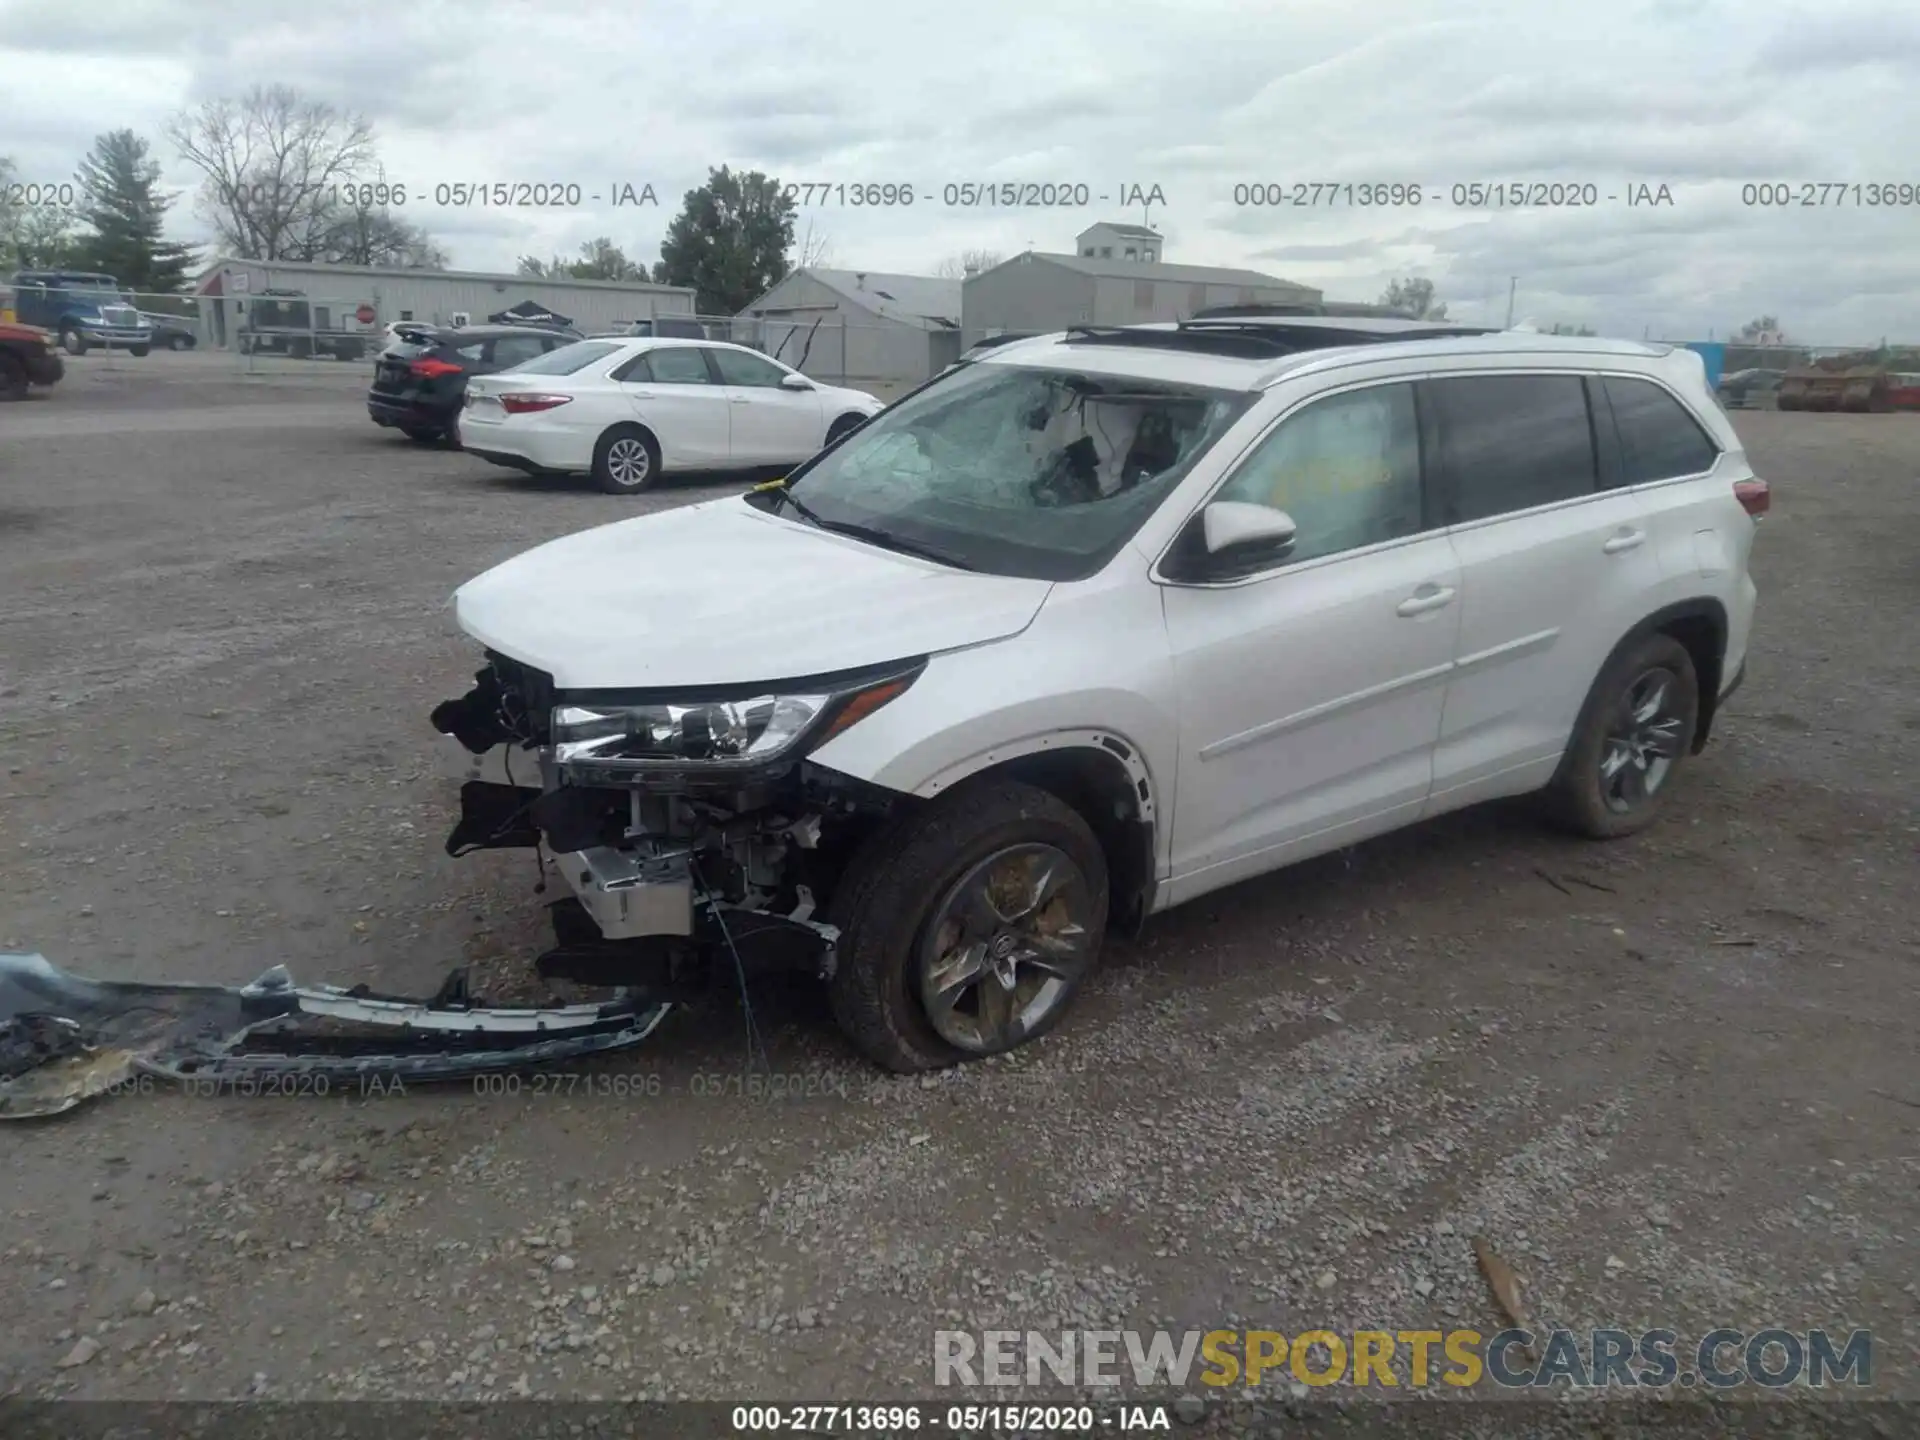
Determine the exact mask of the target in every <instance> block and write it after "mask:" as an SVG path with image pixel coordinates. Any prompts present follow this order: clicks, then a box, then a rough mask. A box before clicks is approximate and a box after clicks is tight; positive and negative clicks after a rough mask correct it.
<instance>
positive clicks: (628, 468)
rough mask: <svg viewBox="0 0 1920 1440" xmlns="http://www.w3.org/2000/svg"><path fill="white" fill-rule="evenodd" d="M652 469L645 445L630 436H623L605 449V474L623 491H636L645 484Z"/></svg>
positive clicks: (651, 462)
mask: <svg viewBox="0 0 1920 1440" xmlns="http://www.w3.org/2000/svg"><path fill="white" fill-rule="evenodd" d="M652 468H653V461H652V458H651V457H650V456H649V455H648V454H647V447H646V445H645V444H643V443H642V442H641V441H639V440H636V439H635V438H634V437H633V436H631V435H623V436H621V437H620V438H619V439H618V440H615V441H614V442H613V444H611V445H609V446H608V447H607V473H608V474H609V475H611V476H612V477H613V479H614V483H615V484H617V485H619V486H620V488H621V489H623V490H638V489H639V488H640V487H641V486H642V485H644V484H646V483H647V472H648V471H649V470H651V469H652Z"/></svg>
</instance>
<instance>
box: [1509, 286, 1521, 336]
mask: <svg viewBox="0 0 1920 1440" xmlns="http://www.w3.org/2000/svg"><path fill="white" fill-rule="evenodd" d="M1519 284H1520V277H1519V276H1518V275H1512V276H1509V277H1508V278H1507V324H1506V328H1507V329H1509V330H1511V329H1512V328H1513V292H1514V290H1515V289H1516V288H1517V287H1518V286H1519Z"/></svg>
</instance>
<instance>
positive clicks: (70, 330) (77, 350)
mask: <svg viewBox="0 0 1920 1440" xmlns="http://www.w3.org/2000/svg"><path fill="white" fill-rule="evenodd" d="M60 348H61V349H62V350H64V351H66V352H67V353H68V354H69V355H84V354H86V353H87V337H86V336H84V335H82V334H81V333H80V332H79V331H78V330H77V329H75V328H74V327H73V326H71V325H62V326H61V327H60Z"/></svg>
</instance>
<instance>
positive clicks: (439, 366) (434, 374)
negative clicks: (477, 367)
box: [407, 356, 467, 380]
mask: <svg viewBox="0 0 1920 1440" xmlns="http://www.w3.org/2000/svg"><path fill="white" fill-rule="evenodd" d="M407 369H408V370H409V371H411V372H412V373H413V374H415V375H418V376H419V377H420V378H421V379H422V380H433V379H437V378H438V377H440V376H442V375H464V374H466V373H467V372H466V367H465V366H463V365H455V364H452V363H451V362H449V361H446V360H435V359H434V358H433V357H432V356H428V357H427V358H426V359H425V360H416V361H414V362H413V363H412V364H411V365H409V366H408V367H407Z"/></svg>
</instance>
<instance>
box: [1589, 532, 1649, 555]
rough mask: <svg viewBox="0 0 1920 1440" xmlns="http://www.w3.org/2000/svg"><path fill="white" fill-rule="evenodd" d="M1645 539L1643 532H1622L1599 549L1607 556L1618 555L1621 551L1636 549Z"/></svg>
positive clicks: (1645, 535) (1645, 533) (1645, 534)
mask: <svg viewBox="0 0 1920 1440" xmlns="http://www.w3.org/2000/svg"><path fill="white" fill-rule="evenodd" d="M1646 538H1647V532H1646V531H1644V530H1622V531H1621V532H1620V533H1619V534H1618V535H1615V536H1614V537H1613V538H1612V539H1611V540H1609V541H1607V543H1606V544H1604V545H1602V546H1601V547H1600V548H1601V549H1602V550H1604V551H1606V552H1607V554H1609V555H1618V554H1620V553H1621V552H1622V551H1625V550H1632V549H1635V548H1637V547H1638V546H1639V544H1640V543H1641V542H1642V541H1643V540H1645V539H1646Z"/></svg>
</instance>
